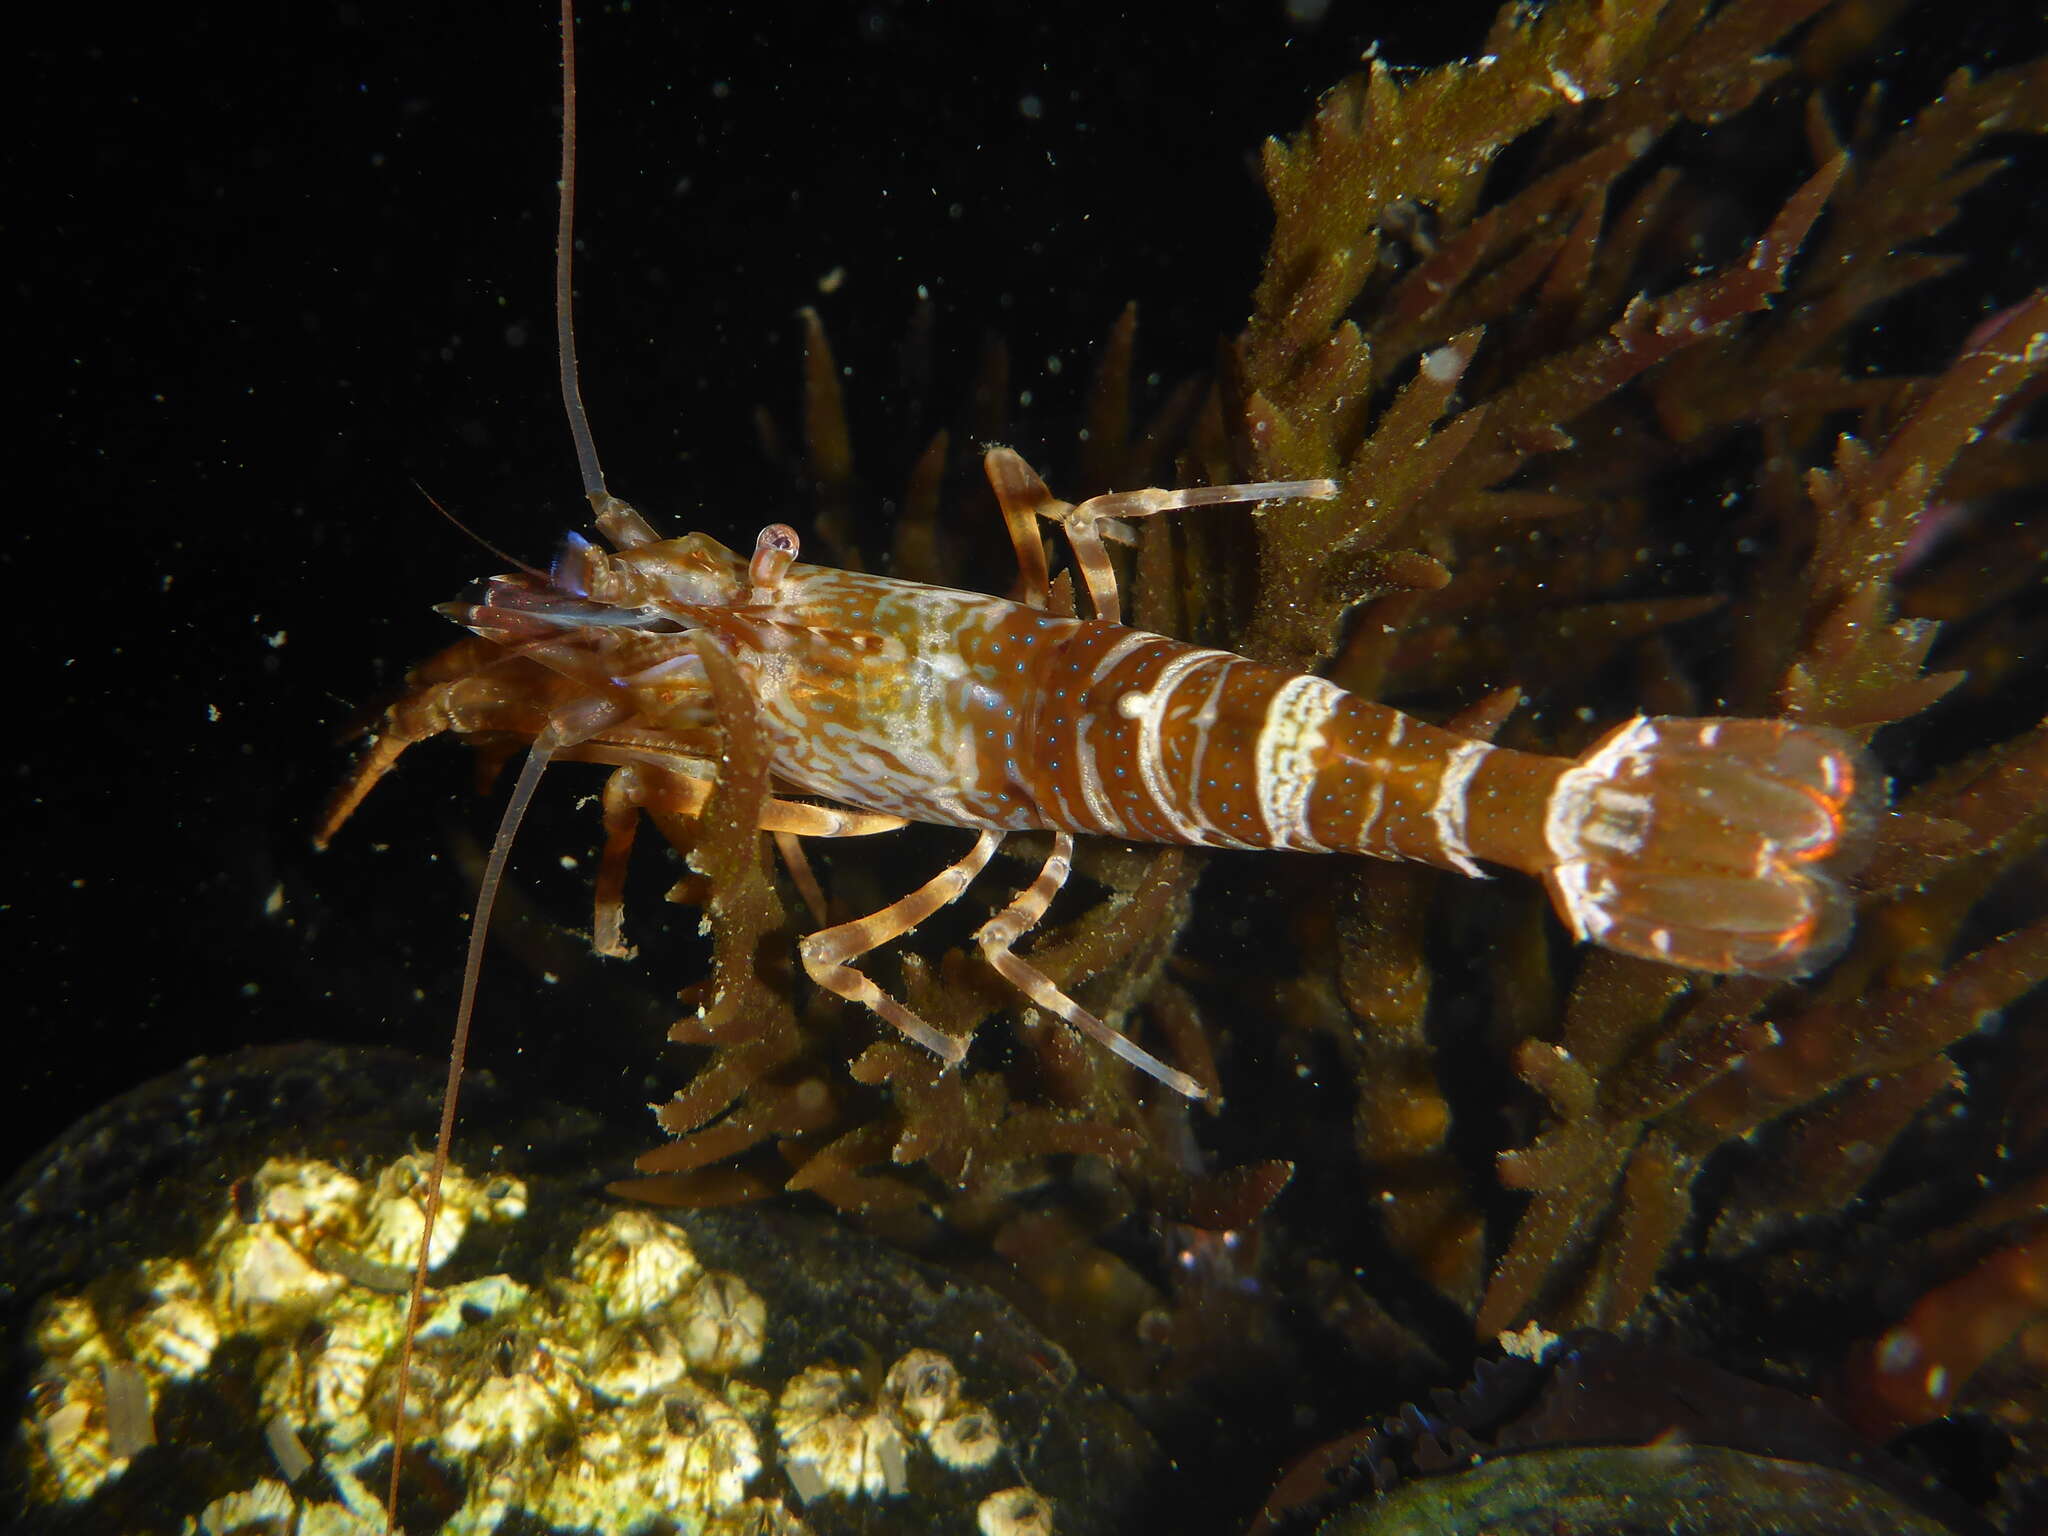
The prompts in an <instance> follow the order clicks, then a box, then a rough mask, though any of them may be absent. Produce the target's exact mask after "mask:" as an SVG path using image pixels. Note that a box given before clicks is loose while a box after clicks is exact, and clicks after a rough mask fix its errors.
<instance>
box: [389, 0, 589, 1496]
mask: <svg viewBox="0 0 2048 1536" xmlns="http://www.w3.org/2000/svg"><path fill="white" fill-rule="evenodd" d="M575 200H576V12H575V6H574V4H573V0H562V189H561V208H560V212H559V214H558V217H557V221H556V225H555V344H556V348H557V351H558V354H559V357H560V361H561V370H562V403H563V405H564V406H566V407H567V408H568V412H569V431H570V434H571V435H572V436H573V437H574V438H575V439H576V464H577V468H578V469H579V470H580V471H581V473H582V476H583V488H584V490H585V491H586V492H587V493H588V494H589V496H590V498H591V500H592V502H593V503H595V502H598V501H600V500H601V499H604V498H605V489H604V472H603V471H602V470H601V469H600V468H599V467H598V462H597V447H596V445H595V444H594V443H592V441H591V439H590V423H589V421H588V420H587V419H586V418H585V416H584V414H583V396H582V392H581V391H580V390H579V389H578V388H577V385H576V336H575V332H574V330H573V328H572V327H571V325H570V322H569V293H570V289H569V258H570V249H569V247H570V242H571V239H572V234H571V227H572V224H573V220H574V214H575ZM432 499H433V498H432V497H428V500H430V501H431V500H432ZM452 520H453V519H452V518H451V521H452ZM457 526H460V525H459V524H458V525H457ZM514 563H515V564H517V563H518V562H516V561H515V562H514ZM613 708H614V706H612V705H611V704H610V703H609V702H608V701H607V702H603V703H600V704H599V705H598V706H597V709H596V711H595V712H592V713H591V714H590V715H589V717H588V718H586V719H584V720H582V721H580V722H579V723H578V728H572V729H569V730H564V729H563V728H562V727H561V725H560V724H558V723H557V722H556V721H553V720H550V721H549V722H548V724H547V726H546V727H545V728H544V729H543V730H542V731H541V733H540V735H539V736H537V737H536V738H535V739H534V743H533V746H532V748H531V750H529V751H528V752H527V754H526V761H525V762H524V763H523V764H521V765H520V769H519V778H518V780H517V781H516V782H515V783H514V784H513V786H512V795H511V798H510V799H508V800H507V801H506V802H505V811H504V814H503V815H502V816H500V817H499V818H498V835H497V836H496V837H495V838H493V839H492V840H491V854H490V857H489V858H488V859H487V860H486V861H485V863H484V877H483V883H482V885H481V886H479V887H478V890H477V898H476V911H475V912H474V913H472V914H471V916H470V920H469V953H468V958H467V959H466V960H465V962H464V964H463V967H462V1000H461V1001H460V1002H459V1003H458V1004H457V1005H456V1009H455V1038H454V1039H453V1041H452V1042H451V1043H450V1045H449V1048H448V1080H447V1082H446V1084H444V1085H443V1087H442V1089H441V1125H440V1129H439V1131H438V1132H437V1133H436V1135H435V1138H434V1162H433V1167H432V1168H431V1169H430V1170H429V1172H428V1174H427V1196H426V1202H425V1208H424V1209H423V1210H422V1212H421V1215H420V1251H419V1257H418V1258H417V1259H416V1260H415V1261H414V1264H413V1271H412V1288H411V1290H410V1292H409V1294H408V1295H407V1298H406V1307H405V1332H404V1335H403V1337H402V1338H401V1340H400V1343H399V1346H398V1395H397V1399H396V1403H395V1406H394V1407H393V1409H392V1412H391V1486H390V1492H389V1496H388V1497H387V1499H386V1500H385V1505H384V1528H385V1530H386V1532H387V1533H389V1536H397V1531H398V1485H399V1479H400V1477H401V1476H402V1474H403V1472H404V1467H405V1431H406V1412H405V1406H406V1402H405V1400H406V1391H407V1387H408V1385H409V1378H410V1376H411V1374H412V1355H413V1343H414V1340H415V1339H416V1337H417V1336H418V1333H419V1327H420V1315H421V1313H423V1312H424V1311H425V1310H426V1299H427V1271H428V1269H429V1267H430V1263H431V1259H432V1256H433V1241H434V1225H435V1223H436V1221H437V1220H438V1219H439V1217H440V1214H441V1192H442V1188H443V1186H444V1185H445V1184H446V1182H447V1176H448V1153H449V1149H450V1147H451V1146H452V1145H453V1144H454V1141H455V1108H456V1102H457V1099H458V1097H459V1095H460V1093H461V1089H462V1067H463V1062H464V1060H465V1059H466V1058H467V1056H468V1054H469V1026H470V1021H471V1020H472V1019H473V1018H474V1017H475V1016H476V992H477V983H478V981H479V980H480V979H481V977H482V975H483V964H484V939H485V937H486V936H487V935H488V934H489V932H490V926H491V909H492V908H493V907H494V906H496V905H497V901H498V890H499V888H500V887H501V886H502V885H503V884H504V881H505V865H506V862H507V861H508V860H509V859H510V858H511V856H512V841H513V838H514V837H515V836H517V834H518V832H519V824H520V822H521V821H522V820H524V819H525V816H526V808H527V806H529V805H531V804H532V803H533V792H534V790H535V789H536V788H537V787H538V786H539V784H540V776H541V773H542V771H543V770H544V769H545V768H546V767H547V765H548V760H549V759H550V758H552V757H553V756H554V755H555V753H556V752H557V751H559V750H560V749H561V748H563V747H564V746H568V745H571V744H573V742H575V741H577V740H580V739H582V738H583V737H585V736H588V735H590V734H591V733H593V732H594V731H596V730H599V729H601V728H602V726H603V723H604V721H603V718H602V716H603V715H605V714H606V713H607V712H609V711H611V710H612V709H613Z"/></svg>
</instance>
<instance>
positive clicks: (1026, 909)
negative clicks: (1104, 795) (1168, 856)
mask: <svg viewBox="0 0 2048 1536" xmlns="http://www.w3.org/2000/svg"><path fill="white" fill-rule="evenodd" d="M1073 857H1074V834H1073V833H1071V832H1055V833H1054V834H1053V839H1052V852H1051V853H1050V854H1048V855H1046V860H1045V863H1044V865H1043V866H1041V867H1040V869H1039V871H1038V878H1037V879H1035V880H1033V881H1032V882H1031V884H1029V885H1028V886H1026V887H1025V888H1024V889H1023V890H1021V891H1019V892H1018V893H1017V897H1016V900H1014V901H1012V902H1011V903H1010V904H1009V905H1008V906H1007V907H1005V908H1003V910H1002V911H1000V912H998V913H997V914H996V915H995V916H994V917H992V918H990V919H989V920H988V921H987V922H986V923H983V924H982V925H981V931H980V932H979V933H977V934H975V936H974V941H975V942H976V943H977V944H979V945H980V946H981V953H982V956H983V958H984V959H986V960H987V961H988V963H989V966H990V968H991V969H993V970H994V971H995V973H996V974H997V975H999V976H1001V977H1002V978H1003V979H1004V980H1005V981H1007V982H1009V983H1010V985H1011V986H1013V987H1015V988H1016V989H1017V990H1018V991H1019V992H1022V993H1023V994H1024V995H1025V996H1026V997H1028V998H1030V999H1031V1001H1032V1002H1034V1003H1036V1004H1038V1006H1039V1007H1041V1008H1043V1009H1044V1010H1045V1011H1046V1012H1047V1013H1050V1014H1054V1015H1056V1016H1057V1017H1059V1018H1062V1019H1065V1020H1066V1021H1067V1022H1068V1023H1069V1024H1071V1025H1073V1026H1074V1028H1076V1029H1078V1030H1080V1031H1081V1032H1082V1033H1083V1034H1085V1035H1088V1036H1089V1037H1091V1038H1092V1039H1094V1040H1096V1041H1098V1042H1100V1043H1101V1044H1102V1045H1104V1046H1105V1047H1107V1048H1108V1049H1109V1050H1111V1051H1113V1052H1115V1053H1116V1054H1117V1055H1119V1056H1121V1057H1122V1058H1123V1059H1124V1060H1125V1061H1128V1062H1129V1063H1130V1064H1131V1065H1132V1066H1134V1067H1136V1068H1137V1069H1138V1070H1139V1071H1140V1072H1143V1073H1144V1074H1145V1075H1146V1076H1148V1077H1153V1078H1157V1079H1158V1080H1159V1081H1160V1082H1162V1083H1164V1084H1165V1085H1166V1086H1167V1087H1169V1088H1171V1089H1172V1090H1173V1091H1174V1092H1175V1093H1179V1094H1184V1095H1185V1096H1186V1097H1188V1098H1190V1099H1200V1098H1206V1097H1207V1096H1208V1090H1206V1089H1205V1088H1203V1086H1202V1085H1201V1084H1200V1083H1198V1082H1196V1081H1195V1080H1194V1079H1193V1078H1192V1077H1189V1076H1188V1075H1187V1073H1185V1072H1181V1071H1177V1070H1175V1069H1174V1068H1172V1067H1169V1066H1168V1065H1167V1064H1166V1063H1165V1062H1163V1061H1161V1060H1160V1059H1159V1058H1158V1057H1157V1056H1154V1055H1153V1054H1152V1053H1151V1052H1150V1051H1147V1050H1144V1049H1143V1048H1141V1047H1140V1046H1138V1045H1135V1044H1133V1043H1132V1041H1131V1040H1130V1038H1129V1037H1128V1036H1126V1035H1123V1034H1120V1033H1119V1032H1118V1031H1116V1030H1114V1029H1111V1028H1110V1027H1109V1026H1108V1025H1107V1024H1105V1023H1103V1022H1102V1020H1100V1019H1098V1018H1096V1017H1095V1015H1094V1014H1092V1013H1090V1012H1089V1011H1088V1010H1087V1009H1086V1008H1083V1007H1082V1006H1081V1005H1080V1004H1079V1003H1077V1002H1075V1001H1074V1000H1073V999H1072V998H1071V997H1069V996H1067V994H1066V993H1064V992H1062V991H1061V990H1060V989H1059V988H1058V987H1056V986H1054V985H1053V983H1052V978H1051V977H1049V976H1047V975H1046V974H1045V972H1043V971H1041V970H1039V969H1038V967H1037V966H1035V965H1033V964H1031V963H1030V962H1029V961H1028V960H1025V959H1024V958H1022V957H1021V956H1019V955H1016V954H1013V953H1011V949H1010V946H1011V945H1013V944H1015V943H1016V942H1017V940H1019V939H1021V938H1022V937H1023V936H1024V935H1025V934H1027V933H1029V932H1030V931H1031V930H1032V929H1033V928H1035V927H1037V926H1038V920H1039V919H1040V918H1041V917H1043V916H1045V909H1046V907H1048V906H1049V905H1050V904H1051V903H1052V899H1053V897H1055V896H1057V895H1058V894H1059V890H1060V887H1061V886H1063V885H1065V884H1066V883H1067V874H1068V871H1069V870H1070V869H1071V868H1072V867H1073Z"/></svg>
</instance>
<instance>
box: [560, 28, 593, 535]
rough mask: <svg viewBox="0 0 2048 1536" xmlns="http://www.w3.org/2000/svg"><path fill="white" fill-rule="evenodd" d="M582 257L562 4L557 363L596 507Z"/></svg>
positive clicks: (571, 34)
mask: <svg viewBox="0 0 2048 1536" xmlns="http://www.w3.org/2000/svg"><path fill="white" fill-rule="evenodd" d="M575 254H576V17H575V14H574V6H573V0H562V195H561V199H560V203H559V206H558V207H557V209H556V212H555V357H556V360H557V361H558V363H559V364H560V366H561V370H562V406H563V409H565V410H566V411H567V412H568V413H569V435H570V436H571V437H573V438H575V439H576V468H577V471H578V472H579V473H580V474H581V475H582V476H583V494H584V495H586V496H588V497H589V498H590V500H591V502H592V503H593V504H597V503H599V502H601V501H603V500H604V499H605V488H604V469H603V467H602V466H600V465H599V464H598V462H597V444H596V442H595V441H594V440H592V438H591V436H590V418H589V417H588V416H586V415H585V414H584V411H583V386H582V385H581V384H580V383H579V382H578V379H577V373H576V327H575V325H574V324H573V323H572V321H571V319H570V306H571V304H573V303H574V290H573V288H572V286H571V284H570V268H571V266H572V265H573V263H574V259H575Z"/></svg>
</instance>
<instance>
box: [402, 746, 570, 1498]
mask: <svg viewBox="0 0 2048 1536" xmlns="http://www.w3.org/2000/svg"><path fill="white" fill-rule="evenodd" d="M560 745H561V742H560V741H559V740H558V739H557V735H556V731H555V728H554V726H553V725H552V724H550V725H549V726H548V727H547V728H546V729H545V730H543V731H542V732H541V734H540V736H539V737H538V738H537V739H536V740H535V741H534V743H533V747H532V750H530V751H529V752H528V753H527V754H526V761H525V762H524V763H523V764H521V765H520V769H519V778H518V780H517V781H516V782H515V783H514V784H513V786H512V797H511V799H509V800H507V801H506V802H505V811H504V814H503V815H502V816H500V817H499V818H498V835H497V836H496V837H495V838H493V839H492V840H491V856H490V858H489V859H487V860H486V861H485V862H484V878H483V883H482V884H481V885H480V886H479V887H478V888H477V897H476V911H475V912H474V913H472V914H471V916H470V919H469V957H468V959H467V960H466V961H465V963H464V964H463V967H462V1000H461V1002H459V1003H458V1004H456V1008H455V1038H454V1039H453V1041H451V1042H450V1044H449V1047H448V1080H447V1082H446V1083H445V1084H443V1085H442V1088H441V1128H440V1130H439V1132H438V1133H437V1134H436V1135H435V1138H434V1163H433V1167H432V1168H431V1169H430V1170H429V1171H428V1173H427V1199H426V1208H425V1210H424V1211H423V1212H422V1213H421V1216H420V1251H419V1257H418V1258H417V1259H416V1260H414V1262H413V1271H412V1289H411V1291H410V1292H409V1293H408V1295H407V1298H406V1308H405V1332H404V1334H403V1335H402V1336H401V1338H400V1341H399V1345H398V1399H397V1406H396V1407H394V1408H393V1409H392V1413H391V1497H390V1499H389V1501H388V1502H387V1503H386V1505H385V1528H386V1529H387V1530H391V1531H395V1529H396V1526H395V1522H396V1521H397V1519H398V1479H399V1474H400V1472H401V1471H402V1470H403V1465H404V1462H405V1429H406V1420H405V1397H406V1388H407V1385H408V1382H409V1379H410V1376H411V1373H412V1348H413V1338H414V1336H415V1335H416V1334H417V1333H418V1332H419V1327H420V1314H421V1313H422V1312H423V1311H425V1310H426V1299H427V1270H428V1268H429V1267H430V1261H431V1259H432V1244H433V1241H434V1223H435V1222H436V1221H437V1220H438V1219H439V1217H440V1215H441V1189H442V1186H443V1185H444V1184H445V1183H446V1181H447V1176H448V1149H449V1146H450V1145H451V1144H452V1143H453V1142H454V1140H455V1104H456V1099H457V1097H458V1095H459V1094H460V1092H461V1089H462V1066H463V1062H464V1060H465V1058H467V1056H468V1055H469V1025H470V1020H471V1019H472V1018H474V1017H475V1015H476V989H477V982H478V980H479V979H480V978H481V977H482V975H483V969H484V939H485V937H486V936H487V935H488V934H489V932H490V928H491V909H492V908H493V907H495V906H496V905H497V904H498V889H499V887H500V886H502V885H503V884H504V882H505V863H506V860H507V859H509V858H510V857H511V855H512V839H513V838H514V837H515V836H516V835H517V834H518V832H519V823H520V822H521V821H522V820H524V819H525V816H526V808H527V806H529V805H531V804H532V803H533V792H534V789H535V787H536V786H537V785H539V783H540V775H541V770H542V769H544V768H546V767H547V765H548V759H549V758H551V757H553V756H554V755H555V751H556V749H557V747H558V746H560Z"/></svg>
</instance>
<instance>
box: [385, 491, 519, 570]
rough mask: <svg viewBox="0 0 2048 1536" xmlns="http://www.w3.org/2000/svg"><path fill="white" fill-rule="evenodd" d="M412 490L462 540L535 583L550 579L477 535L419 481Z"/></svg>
mask: <svg viewBox="0 0 2048 1536" xmlns="http://www.w3.org/2000/svg"><path fill="white" fill-rule="evenodd" d="M412 488H413V489H414V490H416V491H418V492H419V493H420V494H421V495H422V496H424V497H426V498H427V505H428V506H430V507H432V508H433V509H434V510H435V511H436V512H438V513H440V514H441V515H442V516H443V517H445V518H447V519H448V521H449V522H451V523H453V524H454V525H455V531H456V532H457V533H460V534H461V535H462V536H463V537H464V538H467V539H469V540H470V541H471V542H472V543H475V544H479V545H481V546H482V547H483V548H484V550H485V551H486V552H487V553H489V554H490V555H492V556H493V557H495V558H496V559H499V560H502V561H504V562H505V563H506V564H507V565H510V566H516V567H517V568H518V569H520V570H522V571H524V572H526V574H527V575H529V576H531V577H533V578H534V579H535V580H536V581H540V582H547V581H549V580H550V579H551V578H550V577H549V575H548V573H547V572H546V571H544V570H542V569H541V568H540V567H539V566H537V565H528V564H527V563H526V562H525V561H524V560H522V559H520V558H519V557H518V556H517V555H508V554H506V553H505V551H504V550H502V549H500V548H498V546H497V545H495V544H493V543H492V542H491V541H490V540H489V539H487V538H485V537H484V536H483V535H482V534H480V533H478V532H477V531H476V530H475V529H474V528H472V527H470V526H469V524H467V523H465V522H464V521H463V520H462V519H461V518H459V517H457V516H456V515H455V514H454V513H453V512H450V511H449V510H448V509H447V508H446V507H444V506H442V505H441V503H440V502H438V501H436V500H435V499H434V493H433V492H432V491H430V490H428V489H427V488H426V487H425V486H424V485H421V484H420V483H419V481H417V480H415V481H413V483H412Z"/></svg>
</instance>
